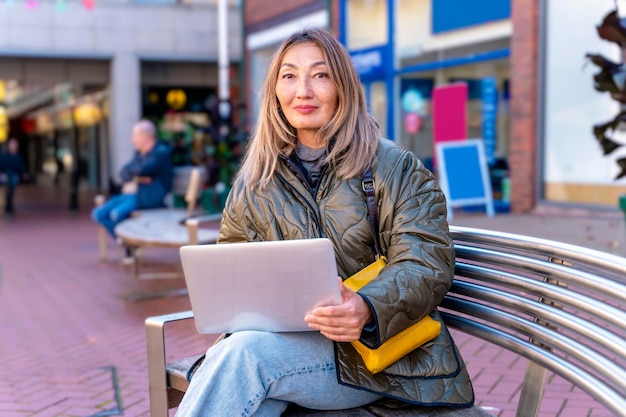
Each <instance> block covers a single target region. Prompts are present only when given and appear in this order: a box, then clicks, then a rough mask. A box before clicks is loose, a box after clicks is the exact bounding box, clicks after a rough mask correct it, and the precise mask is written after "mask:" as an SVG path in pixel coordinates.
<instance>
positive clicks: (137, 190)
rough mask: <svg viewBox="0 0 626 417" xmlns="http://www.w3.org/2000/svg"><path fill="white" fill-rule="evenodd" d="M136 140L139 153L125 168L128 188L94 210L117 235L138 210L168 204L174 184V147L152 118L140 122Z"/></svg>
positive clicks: (135, 134) (103, 222)
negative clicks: (118, 227)
mask: <svg viewBox="0 0 626 417" xmlns="http://www.w3.org/2000/svg"><path fill="white" fill-rule="evenodd" d="M132 141H133V146H134V147H135V149H136V150H135V153H134V155H133V158H132V160H131V161H130V162H128V163H127V164H126V165H125V166H124V167H123V168H122V172H121V177H122V180H123V181H125V186H124V187H123V190H126V191H123V192H122V193H121V194H119V195H116V196H114V197H112V198H110V199H109V200H108V201H107V202H106V203H104V204H103V205H102V206H100V207H96V208H95V209H94V210H93V211H92V213H91V216H92V218H93V219H94V220H95V221H96V222H98V223H100V224H101V225H102V226H104V228H105V229H106V230H107V231H108V232H109V234H110V235H111V236H112V237H113V238H114V239H115V226H116V225H117V224H118V223H119V222H121V221H122V220H125V219H127V218H128V217H130V214H131V213H132V212H133V211H134V210H139V209H149V208H158V207H163V206H165V203H164V199H165V196H166V195H167V193H169V192H170V189H171V187H172V159H171V149H170V147H169V146H168V145H166V144H165V143H163V142H160V141H159V140H158V139H157V137H156V127H155V126H154V123H152V122H151V121H149V120H141V121H140V122H138V123H136V124H135V126H134V127H133V132H132Z"/></svg>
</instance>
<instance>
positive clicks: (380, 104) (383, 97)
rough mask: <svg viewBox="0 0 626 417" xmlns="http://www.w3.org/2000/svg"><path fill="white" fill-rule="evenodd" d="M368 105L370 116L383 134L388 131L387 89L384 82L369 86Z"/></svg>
mask: <svg viewBox="0 0 626 417" xmlns="http://www.w3.org/2000/svg"><path fill="white" fill-rule="evenodd" d="M367 89H368V90H369V91H368V92H367V96H368V97H367V103H368V108H369V111H370V114H371V115H372V117H374V119H375V120H376V122H377V123H378V125H379V126H380V131H381V132H386V131H387V88H386V87H385V83H384V82H383V81H379V82H374V83H371V84H369V85H367Z"/></svg>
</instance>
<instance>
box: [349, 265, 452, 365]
mask: <svg viewBox="0 0 626 417" xmlns="http://www.w3.org/2000/svg"><path fill="white" fill-rule="evenodd" d="M385 265H387V259H386V258H385V257H384V256H381V257H379V258H378V260H377V261H376V262H374V263H372V264H370V265H368V266H366V267H365V268H363V269H362V270H360V271H359V272H357V273H356V274H354V275H352V276H351V277H350V278H348V279H346V280H345V281H344V282H343V284H344V285H345V286H346V287H348V288H349V289H351V290H352V291H355V292H356V291H358V290H359V289H361V288H362V287H364V286H365V285H366V284H367V283H369V282H370V281H371V280H373V279H374V278H376V277H377V276H378V274H379V272H380V270H381V269H383V268H384V267H385ZM440 332H441V323H439V322H438V321H436V320H433V319H432V318H431V317H430V316H426V317H424V318H423V319H421V320H420V321H418V322H417V323H415V324H413V325H412V326H409V327H408V328H406V329H405V330H403V331H401V332H400V333H398V334H397V335H395V336H393V337H391V338H389V339H388V340H387V341H386V342H385V343H383V344H382V345H380V346H379V347H378V348H376V349H370V348H368V347H366V346H365V345H364V344H363V343H361V342H359V341H358V340H355V341H354V342H351V343H352V346H353V347H354V349H355V350H356V351H357V352H358V353H359V355H361V358H362V359H363V362H364V363H365V366H366V367H367V369H368V370H369V371H370V372H371V373H372V374H376V373H378V372H380V371H382V370H383V369H385V368H387V367H388V366H389V365H391V364H392V363H394V362H395V361H397V360H398V359H400V358H401V357H403V356H404V355H406V354H407V353H409V352H411V351H413V350H414V349H416V348H418V347H419V346H421V345H423V344H424V343H426V342H428V341H430V340H433V339H434V338H436V337H437V336H439V333H440Z"/></svg>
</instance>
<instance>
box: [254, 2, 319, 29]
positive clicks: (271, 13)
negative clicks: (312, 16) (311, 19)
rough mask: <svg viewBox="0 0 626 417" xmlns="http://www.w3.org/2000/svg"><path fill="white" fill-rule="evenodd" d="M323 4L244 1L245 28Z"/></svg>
mask: <svg viewBox="0 0 626 417" xmlns="http://www.w3.org/2000/svg"><path fill="white" fill-rule="evenodd" d="M320 3H321V4H324V1H323V0H288V1H285V0H245V1H244V4H243V6H244V10H243V13H244V21H245V22H246V23H245V25H246V27H250V26H255V25H258V24H261V23H263V22H266V21H268V20H274V19H275V18H277V17H279V16H284V15H289V14H290V13H292V12H295V11H297V10H298V9H301V8H303V7H307V6H311V5H317V4H320Z"/></svg>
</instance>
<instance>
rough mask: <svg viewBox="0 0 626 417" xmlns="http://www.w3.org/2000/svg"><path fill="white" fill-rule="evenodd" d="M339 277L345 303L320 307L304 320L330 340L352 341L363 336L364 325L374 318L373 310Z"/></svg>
mask: <svg viewBox="0 0 626 417" xmlns="http://www.w3.org/2000/svg"><path fill="white" fill-rule="evenodd" d="M338 279H339V288H340V289H341V297H342V298H343V303H342V304H340V305H337V306H327V307H318V308H316V309H314V310H313V311H311V312H310V313H308V314H307V315H306V316H304V321H306V322H307V323H308V325H309V327H310V328H312V329H315V330H319V331H320V333H322V334H323V335H324V336H326V337H327V338H329V339H330V340H334V341H335V342H352V341H354V340H358V339H359V338H360V337H361V331H362V330H363V327H364V326H365V325H366V324H367V323H369V322H370V321H371V319H372V312H371V311H370V308H369V306H368V305H367V303H366V302H365V301H364V300H363V298H361V296H360V295H358V294H357V293H355V292H354V291H352V290H351V289H349V288H347V287H346V286H345V285H343V282H342V280H341V278H338Z"/></svg>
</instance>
